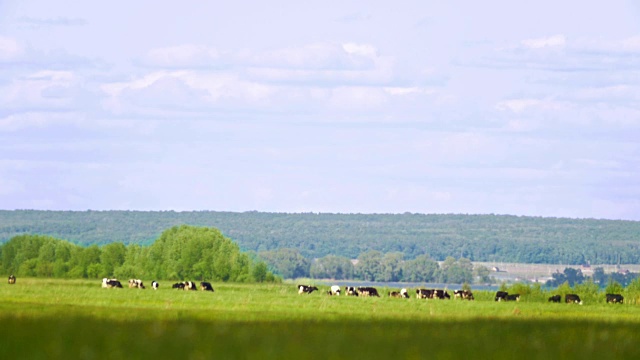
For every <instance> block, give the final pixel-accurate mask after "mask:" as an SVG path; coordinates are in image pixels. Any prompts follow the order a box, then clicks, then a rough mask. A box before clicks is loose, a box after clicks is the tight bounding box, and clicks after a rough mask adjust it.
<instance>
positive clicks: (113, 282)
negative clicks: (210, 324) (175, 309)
mask: <svg viewBox="0 0 640 360" xmlns="http://www.w3.org/2000/svg"><path fill="white" fill-rule="evenodd" d="M14 282H15V280H14ZM102 287H103V288H121V287H122V283H120V281H118V279H108V278H104V279H102ZM159 287H160V284H159V283H158V282H157V281H155V280H154V281H152V282H151V288H152V289H153V290H158V288H159ZM129 288H135V289H146V288H145V286H144V283H142V280H140V279H131V280H129ZM171 288H173V289H179V290H198V286H197V285H196V283H195V282H193V281H183V282H179V283H175V284H173V285H172V286H171ZM200 290H203V291H213V286H211V283H208V282H206V281H203V282H201V283H200Z"/></svg>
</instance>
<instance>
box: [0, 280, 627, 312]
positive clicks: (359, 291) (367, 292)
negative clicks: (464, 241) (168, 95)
mask: <svg viewBox="0 0 640 360" xmlns="http://www.w3.org/2000/svg"><path fill="white" fill-rule="evenodd" d="M15 283H16V277H15V276H13V274H12V275H9V284H15ZM102 287H103V288H122V283H120V281H118V279H108V278H104V279H102ZM158 287H160V284H158V282H157V281H155V280H154V281H152V282H151V288H152V289H153V290H158ZM129 288H137V289H145V286H144V284H143V282H142V280H140V279H130V280H129ZM171 288H173V289H179V290H198V286H197V285H196V283H195V282H193V281H183V282H179V283H175V284H173V285H172V286H171ZM200 290H203V291H213V286H211V283H208V282H206V281H203V282H201V283H200ZM314 291H318V288H317V287H316V286H311V285H298V294H311V293H312V292H314ZM340 293H341V289H340V286H338V285H333V286H331V288H330V289H329V290H328V291H327V294H329V295H338V296H339V295H340ZM344 294H345V295H346V296H377V297H380V294H378V290H377V289H376V288H374V287H371V286H359V287H355V286H345V287H344ZM388 295H389V296H390V297H396V298H404V299H408V298H409V292H408V291H407V289H401V290H400V291H390V292H389V293H388ZM453 296H454V298H460V299H463V300H474V298H473V294H472V293H471V291H469V290H455V291H454V292H453ZM416 297H417V298H418V299H451V295H449V293H448V292H447V291H446V290H441V289H416ZM606 300H607V303H612V304H622V303H624V297H623V296H622V295H620V294H606ZM495 301H520V294H509V293H507V292H506V291H498V292H496V296H495ZM564 301H565V303H567V304H580V305H582V300H580V296H578V295H576V294H566V295H565V297H564ZM549 302H554V303H559V302H562V296H560V295H553V296H551V297H550V298H549Z"/></svg>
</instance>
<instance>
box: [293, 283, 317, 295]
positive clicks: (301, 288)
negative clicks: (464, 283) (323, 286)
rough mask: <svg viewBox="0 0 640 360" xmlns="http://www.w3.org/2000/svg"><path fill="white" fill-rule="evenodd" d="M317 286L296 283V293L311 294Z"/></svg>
mask: <svg viewBox="0 0 640 360" xmlns="http://www.w3.org/2000/svg"><path fill="white" fill-rule="evenodd" d="M317 290H318V288H317V287H315V286H310V285H298V295H302V294H311V293H312V292H314V291H317Z"/></svg>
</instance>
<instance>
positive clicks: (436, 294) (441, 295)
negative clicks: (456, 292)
mask: <svg viewBox="0 0 640 360" xmlns="http://www.w3.org/2000/svg"><path fill="white" fill-rule="evenodd" d="M432 297H433V299H440V300H444V299H451V296H450V295H449V293H448V292H447V290H434V291H433V296H432Z"/></svg>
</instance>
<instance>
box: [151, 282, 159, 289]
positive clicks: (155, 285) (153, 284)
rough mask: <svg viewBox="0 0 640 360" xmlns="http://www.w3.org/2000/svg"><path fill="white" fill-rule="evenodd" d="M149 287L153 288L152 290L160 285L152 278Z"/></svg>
mask: <svg viewBox="0 0 640 360" xmlns="http://www.w3.org/2000/svg"><path fill="white" fill-rule="evenodd" d="M151 287H152V288H153V290H158V287H160V284H158V282H157V281H155V280H153V281H152V282H151Z"/></svg>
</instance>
